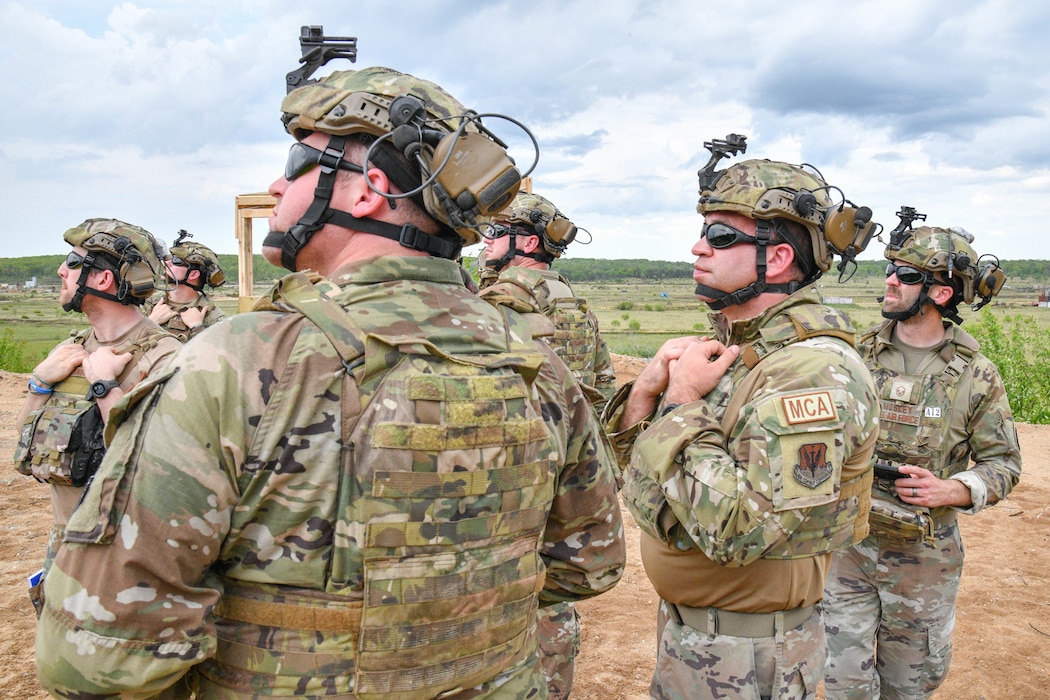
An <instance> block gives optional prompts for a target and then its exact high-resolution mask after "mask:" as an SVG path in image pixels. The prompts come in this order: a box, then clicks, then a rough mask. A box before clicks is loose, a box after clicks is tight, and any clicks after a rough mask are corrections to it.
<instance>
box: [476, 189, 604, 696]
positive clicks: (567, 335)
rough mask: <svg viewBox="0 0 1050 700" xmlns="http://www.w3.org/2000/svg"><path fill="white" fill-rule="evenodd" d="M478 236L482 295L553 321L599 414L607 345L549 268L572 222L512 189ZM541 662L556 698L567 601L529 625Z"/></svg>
mask: <svg viewBox="0 0 1050 700" xmlns="http://www.w3.org/2000/svg"><path fill="white" fill-rule="evenodd" d="M483 235H484V236H485V251H484V260H485V262H484V269H483V270H480V269H479V271H480V272H482V275H483V276H482V279H483V280H484V279H485V276H484V273H485V272H487V271H491V273H490V274H495V275H498V277H497V279H495V280H487V281H488V284H486V285H485V289H484V290H483V291H482V293H481V296H482V298H483V299H486V300H487V301H490V302H491V303H493V304H501V305H506V306H509V307H511V308H514V309H517V310H519V311H521V312H524V313H536V314H543V315H544V316H546V317H547V318H549V319H550V320H551V322H552V323H553V324H554V334H553V335H551V336H548V337H547V342H548V344H550V346H551V347H552V348H553V349H554V351H555V352H556V353H558V357H560V358H561V359H562V360H564V361H565V364H566V365H568V367H569V369H571V370H572V373H573V375H575V377H576V379H577V380H579V381H580V383H581V384H583V385H584V387H585V389H586V390H587V391H588V395H589V397H590V399H591V401H592V402H593V404H594V407H595V410H596V411H598V412H600V411H601V410H602V408H603V407H604V406H605V404H606V403H607V402H608V400H609V399H610V398H612V395H613V394H614V393H616V373H615V372H614V371H613V367H612V357H611V356H610V355H609V346H608V345H606V343H605V341H604V340H603V339H602V335H601V333H600V332H599V331H598V319H597V318H596V317H595V315H594V312H593V311H591V310H590V308H588V306H587V302H586V301H584V300H583V299H581V298H580V297H578V296H576V294H575V293H574V292H573V290H572V287H571V286H570V285H569V281H568V280H567V279H565V278H564V277H563V276H562V275H560V274H558V273H557V272H555V271H554V270H552V269H550V266H551V263H552V262H553V261H554V260H555V259H556V258H559V257H561V254H562V253H563V252H565V249H566V248H567V247H568V245H569V243H571V242H572V241H573V240H575V237H576V226H575V225H573V223H572V222H571V221H570V220H569V219H568V217H566V216H565V215H564V214H563V213H562V212H561V211H560V210H558V208H557V207H555V206H554V205H553V204H552V203H551V202H550V201H549V200H548V199H546V198H544V197H541V196H539V195H536V194H530V193H527V192H519V193H518V196H517V197H515V198H514V202H513V204H511V206H510V208H509V209H508V210H506V211H504V212H501V213H500V214H499V215H498V216H497V217H496V222H495V224H494V225H493V226H492V227H491V228H490V229H489V233H487V234H483ZM536 639H537V642H538V644H539V650H540V660H541V662H542V663H543V671H544V674H545V675H546V676H547V689H548V692H549V697H551V698H555V699H556V700H563V699H564V698H567V697H569V693H570V692H571V690H572V679H573V672H574V666H575V659H576V655H577V654H578V653H579V649H580V620H579V614H578V613H577V612H576V605H575V604H574V603H572V602H571V601H566V602H563V603H556V604H554V605H548V606H545V607H541V608H540V610H539V618H538V620H537V624H536Z"/></svg>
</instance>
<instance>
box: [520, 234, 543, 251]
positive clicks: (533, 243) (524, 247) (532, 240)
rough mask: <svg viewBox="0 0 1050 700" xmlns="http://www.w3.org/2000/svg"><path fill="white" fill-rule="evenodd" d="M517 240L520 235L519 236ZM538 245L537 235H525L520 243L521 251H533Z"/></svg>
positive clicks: (538, 238)
mask: <svg viewBox="0 0 1050 700" xmlns="http://www.w3.org/2000/svg"><path fill="white" fill-rule="evenodd" d="M519 240H521V237H520V236H519ZM539 247H540V237H539V236H525V237H524V240H523V241H522V244H521V248H520V250H521V252H523V253H535V252H536V249H537V248H539Z"/></svg>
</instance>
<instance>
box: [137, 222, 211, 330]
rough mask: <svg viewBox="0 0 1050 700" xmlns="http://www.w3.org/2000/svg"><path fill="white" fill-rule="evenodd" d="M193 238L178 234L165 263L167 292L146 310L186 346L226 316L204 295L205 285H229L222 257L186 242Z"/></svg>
mask: <svg viewBox="0 0 1050 700" xmlns="http://www.w3.org/2000/svg"><path fill="white" fill-rule="evenodd" d="M190 237H192V234H189V233H187V232H186V231H179V237H178V238H176V239H175V245H174V246H172V248H171V251H170V252H169V254H168V256H167V257H166V258H165V260H164V267H165V269H166V274H165V277H166V278H167V282H168V289H167V290H165V291H164V292H163V293H161V294H158V295H156V296H154V297H153V298H151V299H150V300H149V301H148V302H146V305H145V307H144V308H143V312H144V313H146V314H147V315H148V316H149V317H150V318H151V319H153V320H154V321H156V322H157V323H158V324H160V326H161V327H162V328H164V330H166V331H168V332H169V333H171V334H173V335H175V336H176V337H178V339H179V340H181V341H182V342H184V343H185V342H186V341H187V340H189V339H190V338H192V337H193V336H195V335H197V334H198V333H200V332H201V331H202V330H204V329H205V328H207V327H208V326H211V325H214V324H216V323H218V322H219V321H221V320H222V319H223V318H225V316H226V314H225V313H224V312H223V310H222V309H220V308H219V307H218V306H216V305H215V302H213V301H212V300H211V298H210V297H209V296H208V294H207V293H206V292H205V291H204V285H205V284H207V285H208V286H209V287H213V288H214V287H221V286H222V284H223V283H224V282H225V281H226V275H224V274H223V272H222V268H221V267H220V266H219V256H217V255H216V254H215V253H214V252H213V251H212V249H211V248H209V247H208V246H206V245H202V244H200V243H194V242H193V241H188V240H185V239H187V238H190Z"/></svg>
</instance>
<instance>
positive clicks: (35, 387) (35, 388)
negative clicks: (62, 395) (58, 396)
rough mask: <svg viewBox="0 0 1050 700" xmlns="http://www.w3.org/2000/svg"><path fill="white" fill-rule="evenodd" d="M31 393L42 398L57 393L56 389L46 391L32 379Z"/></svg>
mask: <svg viewBox="0 0 1050 700" xmlns="http://www.w3.org/2000/svg"><path fill="white" fill-rule="evenodd" d="M29 391H30V393H33V394H40V395H42V396H47V395H48V394H53V393H55V390H54V389H45V388H44V387H42V386H40V385H39V384H37V383H36V382H34V381H33V380H32V379H30V380H29Z"/></svg>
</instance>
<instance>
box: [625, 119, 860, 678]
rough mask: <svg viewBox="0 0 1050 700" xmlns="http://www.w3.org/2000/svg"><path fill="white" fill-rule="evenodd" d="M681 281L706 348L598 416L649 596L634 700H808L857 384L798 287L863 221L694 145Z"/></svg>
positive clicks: (831, 313)
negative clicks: (649, 667) (649, 674)
mask: <svg viewBox="0 0 1050 700" xmlns="http://www.w3.org/2000/svg"><path fill="white" fill-rule="evenodd" d="M706 145H707V146H708V148H710V149H711V151H712V157H711V159H710V161H709V162H708V164H707V165H706V166H705V167H704V168H703V169H701V171H700V201H699V204H698V207H697V209H698V211H699V212H700V213H701V214H703V216H704V224H703V228H702V229H701V231H700V239H699V240H698V241H697V242H696V244H695V245H694V246H693V249H692V253H693V255H695V256H696V262H695V263H694V266H693V279H694V280H695V281H696V283H697V286H696V295H697V298H698V299H700V300H701V301H704V302H705V303H706V304H707V305H708V307H709V308H711V309H712V311H713V312H714V313H712V314H711V315H710V321H711V324H712V327H713V328H714V330H715V335H716V338H715V339H705V338H697V337H687V338H679V339H675V340H670V341H668V342H667V343H665V344H664V346H663V347H661V348H660V350H659V351H658V352H657V354H656V356H655V357H654V358H653V359H652V361H651V362H650V363H649V364H648V365H647V366H646V368H645V370H644V371H643V372H642V373H641V375H639V377H638V379H637V380H635V381H634V382H633V383H632V384H630V385H626V386H624V387H623V388H621V389H620V391H619V392H618V393H617V395H616V397H614V399H613V400H612V401H611V402H610V403H609V405H608V406H606V409H605V414H604V419H605V421H606V427H607V430H608V431H609V432H610V434H611V435H612V436H613V440H614V445H615V446H616V447H617V448H618V450H619V452H620V454H621V456H622V457H623V458H624V462H625V466H624V469H625V471H624V481H625V483H624V487H623V497H624V501H625V502H626V504H627V507H628V508H629V509H630V511H631V513H632V515H633V516H634V518H635V520H636V521H637V523H638V525H639V526H640V527H641V529H642V537H641V550H642V552H641V553H642V563H643V565H644V566H645V571H646V574H647V575H648V576H649V579H650V581H652V583H653V586H654V588H655V589H656V592H657V593H658V594H659V596H660V598H661V602H660V606H659V612H658V619H657V643H658V648H657V659H656V669H655V672H654V674H653V680H652V685H651V694H652V696H653V697H654V698H692V697H697V696H711V697H723V698H758V697H762V698H813V697H815V692H816V687H817V684H818V683H819V681H820V679H821V678H822V676H823V673H822V670H823V663H824V655H825V652H826V647H825V640H824V628H823V625H822V624H821V620H820V614H819V613H818V611H817V604H818V603H819V602H820V600H821V598H822V597H823V592H824V579H825V574H826V572H827V567H828V563H829V560H830V557H831V552H832V551H834V550H836V549H841V548H844V547H847V546H849V545H851V544H852V543H853V542H855V541H859V540H861V539H863V538H864V536H865V535H866V534H867V517H866V516H867V511H868V507H867V504H868V494H869V493H870V489H871V455H872V451H873V450H874V447H875V439H876V437H877V434H878V431H877V410H876V406H877V403H876V395H875V388H874V386H873V384H872V381H871V376H870V374H869V373H868V371H867V370H866V369H865V367H864V364H863V362H862V361H861V359H860V356H859V355H858V354H857V352H856V350H855V349H854V345H853V342H854V335H853V330H852V328H851V326H850V324H849V320H848V318H846V316H845V315H844V314H842V313H839V312H837V311H835V310H833V309H831V308H829V307H827V306H824V305H823V304H822V303H821V300H820V297H819V295H818V294H817V291H816V289H815V288H814V285H813V283H814V282H815V281H816V280H817V279H818V278H819V277H820V275H821V274H822V273H823V272H825V271H827V270H828V269H830V267H831V263H832V257H833V255H840V256H841V257H842V258H843V261H842V262H841V263H840V265H839V269H840V271H842V273H843V274H846V272H847V267H848V266H849V265H850V264H851V263H852V258H853V256H854V255H856V254H857V253H859V252H860V251H861V250H863V248H864V246H865V245H866V243H867V241H868V240H869V239H870V236H871V235H872V231H873V227H874V224H872V223H871V222H870V216H871V212H870V210H868V209H866V208H860V209H857V208H855V207H853V206H852V205H850V204H849V203H848V202H847V201H842V202H840V203H835V202H833V201H832V200H831V198H830V197H829V191H832V190H834V191H837V188H832V187H831V186H829V185H828V183H827V182H825V181H824V179H823V177H822V176H820V174H819V173H817V172H816V171H815V170H814V169H812V168H811V167H810V166H797V165H790V164H788V163H782V162H777V161H769V160H747V161H743V162H741V163H738V164H735V165H733V166H732V167H729V168H727V169H725V170H721V171H718V170H715V165H716V164H717V163H718V161H719V159H720V158H722V157H724V156H725V155H727V154H728V153H730V152H736V151H738V150H740V149H742V148H743V147H744V145H745V144H744V139H743V137H740V136H737V135H730V136H729V137H728V138H727V139H725V140H724V141H721V140H720V141H714V142H711V143H708V144H706Z"/></svg>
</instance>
